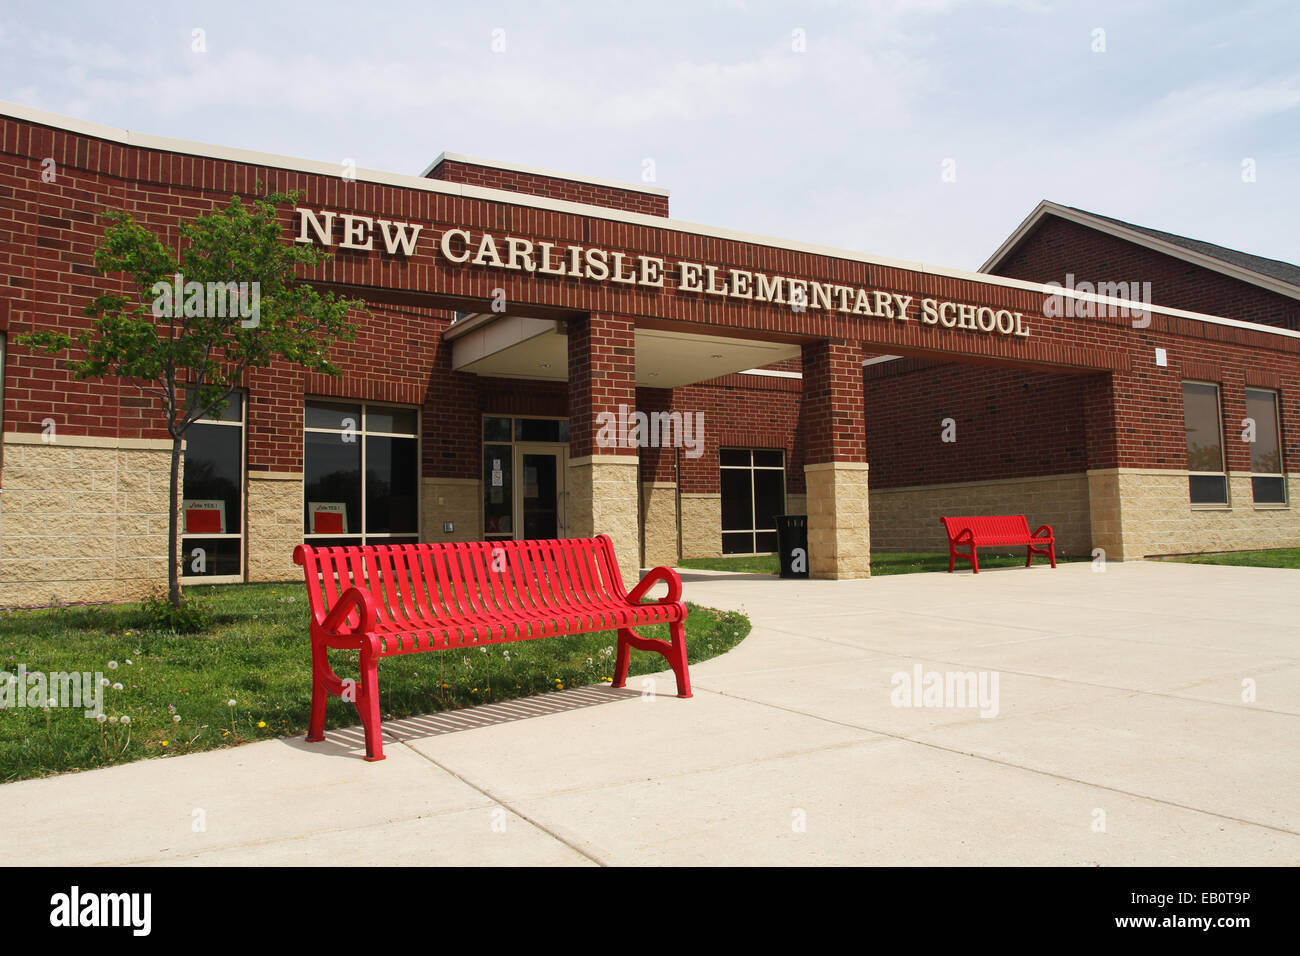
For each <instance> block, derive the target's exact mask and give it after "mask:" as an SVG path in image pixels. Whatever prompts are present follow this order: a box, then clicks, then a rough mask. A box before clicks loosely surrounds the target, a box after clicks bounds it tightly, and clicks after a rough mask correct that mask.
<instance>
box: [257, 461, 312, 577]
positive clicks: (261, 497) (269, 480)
mask: <svg viewBox="0 0 1300 956" xmlns="http://www.w3.org/2000/svg"><path fill="white" fill-rule="evenodd" d="M302 495H303V487H302V474H301V473H293V472H257V471H250V472H249V473H248V533H247V534H246V535H245V536H244V541H245V544H246V548H247V553H246V555H245V561H246V564H247V569H248V580H249V581H292V580H294V579H295V578H301V577H302V569H301V568H300V567H298V565H296V564H294V563H293V549H294V548H296V547H297V546H298V545H300V544H302V541H303V537H302V535H303V505H302Z"/></svg>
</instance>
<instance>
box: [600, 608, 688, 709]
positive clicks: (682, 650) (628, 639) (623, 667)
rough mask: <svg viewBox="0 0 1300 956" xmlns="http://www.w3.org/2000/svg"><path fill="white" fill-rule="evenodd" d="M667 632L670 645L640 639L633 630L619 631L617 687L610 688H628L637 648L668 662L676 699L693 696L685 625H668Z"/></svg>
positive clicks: (615, 683) (682, 623)
mask: <svg viewBox="0 0 1300 956" xmlns="http://www.w3.org/2000/svg"><path fill="white" fill-rule="evenodd" d="M668 632H669V634H671V635H672V643H671V644H668V643H666V642H664V641H660V640H649V639H646V638H643V637H639V636H638V635H637V634H636V632H635V631H633V630H632V629H631V628H630V627H621V628H619V629H618V656H617V658H616V659H615V663H614V683H613V684H611V685H610V686H611V687H626V686H627V668H628V664H630V663H631V658H632V648H633V647H636V648H639V649H640V650H643V651H653V652H654V653H656V654H659V655H661V656H662V657H663V658H664V660H666V661H667V662H668V666H669V667H671V668H672V669H673V675H674V676H675V677H676V678H677V696H678V697H690V696H692V694H691V675H690V671H689V670H688V669H687V663H686V622H685V621H677V622H676V623H672V624H669V625H668Z"/></svg>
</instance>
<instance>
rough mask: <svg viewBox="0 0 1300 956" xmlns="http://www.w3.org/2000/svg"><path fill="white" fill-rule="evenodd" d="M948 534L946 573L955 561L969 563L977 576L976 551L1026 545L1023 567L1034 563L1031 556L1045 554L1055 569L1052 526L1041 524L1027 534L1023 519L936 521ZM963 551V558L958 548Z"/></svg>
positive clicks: (997, 517) (985, 517)
mask: <svg viewBox="0 0 1300 956" xmlns="http://www.w3.org/2000/svg"><path fill="white" fill-rule="evenodd" d="M939 520H940V521H941V522H942V523H943V526H944V529H945V530H946V531H947V532H948V573H949V574H951V573H952V570H953V565H954V564H955V563H956V561H957V559H958V558H963V559H965V560H967V561H969V562H970V563H971V568H972V569H973V570H974V571H975V573H976V574H979V573H980V558H979V552H978V550H977V549H979V548H991V547H998V546H1001V547H1008V546H1019V545H1022V544H1023V545H1026V546H1027V547H1028V548H1029V550H1028V551H1026V552H1025V567H1029V566H1030V565H1031V564H1033V562H1034V555H1036V554H1045V555H1047V556H1048V557H1049V558H1051V561H1052V567H1056V538H1054V537H1053V536H1052V526H1051V525H1050V524H1045V525H1043V526H1042V527H1041V528H1039V529H1038V530H1037V531H1035V532H1034V533H1033V534H1030V533H1029V522H1028V521H1026V520H1025V516H1024V515H979V516H971V517H966V518H940V519H939ZM963 546H964V547H965V548H966V553H965V554H963V553H962V552H961V551H959V550H958V548H961V547H963Z"/></svg>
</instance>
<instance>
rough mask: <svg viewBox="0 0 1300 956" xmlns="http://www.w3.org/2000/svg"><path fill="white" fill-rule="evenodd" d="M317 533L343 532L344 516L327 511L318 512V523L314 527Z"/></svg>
mask: <svg viewBox="0 0 1300 956" xmlns="http://www.w3.org/2000/svg"><path fill="white" fill-rule="evenodd" d="M312 530H313V531H314V532H315V533H316V534H342V533H343V516H342V515H341V514H330V513H329V512H327V511H318V512H316V523H315V527H314V528H313V529H312Z"/></svg>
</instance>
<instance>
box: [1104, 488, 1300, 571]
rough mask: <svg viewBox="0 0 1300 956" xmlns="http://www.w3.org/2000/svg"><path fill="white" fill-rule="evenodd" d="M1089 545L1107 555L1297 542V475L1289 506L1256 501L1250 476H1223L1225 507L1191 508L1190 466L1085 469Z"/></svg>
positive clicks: (1235, 548)
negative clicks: (1260, 505) (1089, 508)
mask: <svg viewBox="0 0 1300 956" xmlns="http://www.w3.org/2000/svg"><path fill="white" fill-rule="evenodd" d="M1088 483H1089V490H1090V494H1091V497H1092V503H1093V509H1092V510H1093V516H1092V533H1093V546H1094V547H1098V548H1103V549H1104V550H1105V552H1106V557H1107V559H1109V560H1116V561H1122V560H1132V559H1135V558H1142V557H1145V556H1146V555H1156V554H1196V553H1200V552H1205V551H1250V550H1256V549H1265V548H1294V547H1297V546H1300V511H1297V510H1296V508H1295V502H1296V499H1297V496H1300V477H1297V476H1292V477H1291V478H1290V479H1289V480H1288V495H1289V497H1290V500H1291V502H1292V507H1290V508H1277V507H1271V508H1270V507H1263V508H1256V507H1255V503H1254V497H1253V495H1252V493H1251V482H1250V476H1249V475H1245V474H1232V475H1229V477H1228V494H1229V502H1230V505H1229V507H1228V508H1212V509H1206V508H1193V507H1192V505H1191V504H1190V503H1189V501H1188V494H1187V472H1185V471H1157V470H1151V469H1135V468H1109V469H1104V470H1098V471H1090V472H1088Z"/></svg>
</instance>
